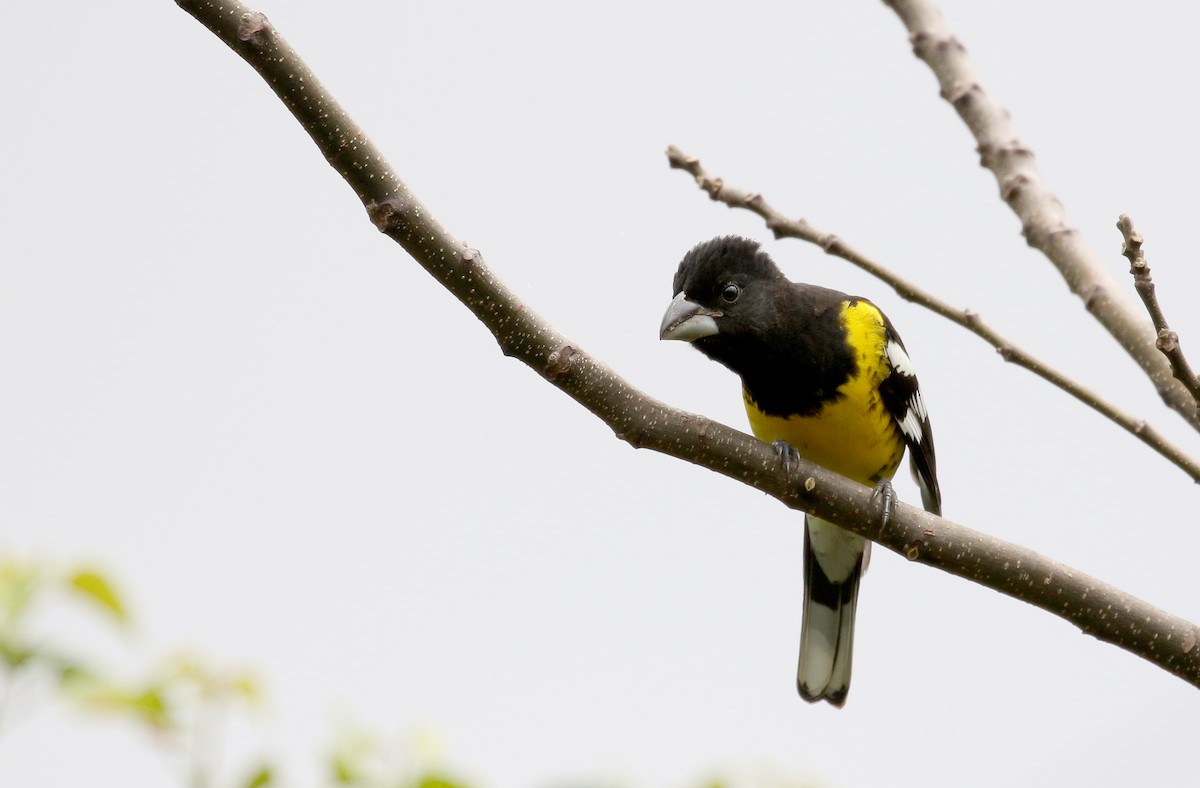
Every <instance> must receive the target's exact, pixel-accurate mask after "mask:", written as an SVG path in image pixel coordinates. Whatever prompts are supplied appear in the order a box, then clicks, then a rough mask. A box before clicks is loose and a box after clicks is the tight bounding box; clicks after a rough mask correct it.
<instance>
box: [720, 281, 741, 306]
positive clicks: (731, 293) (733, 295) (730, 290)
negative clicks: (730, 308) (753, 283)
mask: <svg viewBox="0 0 1200 788" xmlns="http://www.w3.org/2000/svg"><path fill="white" fill-rule="evenodd" d="M741 294H742V289H741V288H740V287H738V286H737V285H735V284H734V283H733V282H730V283H729V284H727V285H725V289H724V290H722V291H721V300H722V301H724V302H725V303H727V304H732V303H733V302H734V301H736V300H738V296H739V295H741Z"/></svg>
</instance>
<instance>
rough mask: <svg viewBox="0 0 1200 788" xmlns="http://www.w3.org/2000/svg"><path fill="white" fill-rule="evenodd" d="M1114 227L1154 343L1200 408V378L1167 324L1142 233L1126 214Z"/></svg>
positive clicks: (1176, 377) (1122, 215)
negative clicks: (1146, 313) (1118, 232)
mask: <svg viewBox="0 0 1200 788" xmlns="http://www.w3.org/2000/svg"><path fill="white" fill-rule="evenodd" d="M1117 229H1118V230H1120V231H1121V237H1122V238H1123V239H1124V245H1123V246H1122V247H1121V254H1123V255H1125V257H1126V258H1128V260H1129V273H1131V274H1133V288H1134V289H1135V290H1137V294H1138V295H1139V296H1141V299H1142V303H1143V304H1145V305H1146V311H1147V312H1148V313H1149V314H1150V321H1151V322H1152V323H1154V330H1155V331H1156V332H1158V333H1157V339H1156V340H1155V342H1154V346H1155V347H1157V348H1158V349H1159V350H1161V351H1162V354H1163V355H1164V356H1166V357H1167V361H1168V362H1170V364H1171V372H1172V374H1174V375H1175V379H1176V380H1178V381H1179V382H1180V383H1182V384H1183V385H1184V387H1185V388H1186V389H1187V390H1188V392H1190V393H1191V395H1192V399H1193V400H1194V401H1195V403H1196V406H1197V407H1200V378H1198V377H1196V373H1195V372H1193V371H1192V365H1191V364H1189V363H1188V360H1187V357H1186V356H1185V355H1183V348H1182V347H1181V346H1180V344H1179V334H1177V333H1175V332H1174V331H1173V330H1171V328H1170V327H1169V326H1168V325H1167V317H1166V315H1164V314H1163V311H1162V307H1161V306H1160V305H1159V303H1158V295H1157V294H1156V293H1155V291H1154V279H1153V278H1152V277H1151V276H1150V264H1149V263H1148V262H1146V253H1145V252H1143V251H1142V234H1141V233H1139V232H1138V231H1137V228H1136V227H1134V226H1133V219H1131V218H1129V214H1125V213H1123V214H1121V216H1120V217H1119V218H1118V219H1117Z"/></svg>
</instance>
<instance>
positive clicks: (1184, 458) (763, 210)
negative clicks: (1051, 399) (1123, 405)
mask: <svg viewBox="0 0 1200 788" xmlns="http://www.w3.org/2000/svg"><path fill="white" fill-rule="evenodd" d="M667 160H668V161H669V162H670V164H671V167H672V168H673V169H677V170H684V171H685V172H688V173H690V174H691V175H692V177H693V178H695V179H696V185H697V186H699V187H700V189H701V190H703V191H704V192H706V193H707V194H708V196H709V197H711V198H712V199H713V200H715V201H717V202H722V203H724V204H725V205H728V206H729V207H730V208H744V209H745V210H747V211H753V212H754V213H756V214H758V215H759V216H761V217H762V218H763V219H764V220H766V225H767V229H769V230H770V231H771V232H772V233H774V234H775V237H776V238H797V239H799V240H801V241H808V242H809V243H812V244H816V245H817V246H819V247H821V248H822V249H824V250H825V251H826V253H828V254H831V255H833V256H835V257H840V258H842V259H843V260H845V261H847V262H849V263H852V264H854V265H856V266H858V267H859V268H861V269H863V270H864V271H866V272H867V273H869V274H871V275H872V276H874V277H876V278H877V279H879V280H881V281H883V282H884V283H886V284H888V285H890V286H891V287H892V289H894V290H895V291H896V293H897V294H898V295H899V296H900V297H901V298H903V299H905V300H907V301H912V302H914V303H917V304H920V305H921V306H923V307H925V308H926V309H929V310H930V311H932V312H934V313H936V314H938V315H941V316H942V317H944V318H946V319H947V320H949V321H950V322H952V323H956V324H957V325H960V326H962V327H963V328H965V329H967V330H968V331H970V332H972V333H973V334H975V335H976V336H979V337H982V338H983V340H984V341H985V342H987V343H988V344H990V345H991V346H992V347H994V348H996V351H997V352H998V353H999V354H1000V357H1001V358H1003V359H1004V360H1005V361H1008V362H1011V363H1013V364H1016V365H1017V366H1019V367H1024V368H1025V369H1027V370H1029V371H1030V372H1032V373H1033V374H1035V375H1037V376H1038V377H1040V378H1042V379H1043V380H1045V381H1048V382H1049V383H1050V384H1051V385H1054V386H1057V387H1058V388H1060V389H1062V390H1063V391H1065V392H1067V393H1068V394H1070V395H1071V396H1072V397H1074V398H1075V399H1077V400H1079V401H1080V402H1082V403H1083V404H1084V405H1087V406H1088V407H1089V408H1091V409H1092V410H1095V411H1096V412H1097V413H1099V414H1100V415H1102V416H1104V417H1105V418H1108V419H1110V420H1111V421H1113V422H1114V423H1116V424H1117V425H1118V426H1120V427H1121V428H1122V429H1124V430H1125V431H1126V432H1128V433H1129V434H1131V435H1133V436H1134V437H1135V438H1137V439H1138V440H1140V441H1141V442H1142V443H1144V444H1146V445H1147V446H1149V447H1150V448H1151V449H1153V450H1154V451H1156V452H1158V453H1159V454H1160V455H1162V456H1163V457H1165V458H1166V459H1167V460H1168V461H1170V462H1171V463H1172V464H1174V465H1175V466H1176V467H1178V468H1179V469H1180V470H1182V471H1183V472H1184V473H1186V474H1187V475H1188V476H1190V477H1192V481H1194V482H1196V483H1200V462H1197V461H1196V460H1194V459H1192V458H1191V457H1189V456H1188V455H1186V454H1185V453H1184V452H1183V451H1182V450H1181V449H1180V448H1179V447H1177V446H1175V445H1174V444H1172V443H1171V442H1170V441H1168V440H1167V439H1166V438H1164V437H1163V436H1162V435H1161V434H1159V432H1158V431H1157V430H1156V429H1154V428H1153V427H1151V426H1150V425H1149V424H1147V423H1146V422H1145V421H1144V420H1142V419H1137V418H1134V417H1133V416H1131V415H1129V414H1128V413H1125V412H1124V411H1122V410H1120V409H1119V408H1117V407H1116V406H1115V405H1113V404H1112V403H1110V402H1108V401H1107V400H1105V399H1103V398H1102V397H1101V396H1100V395H1099V394H1096V393H1095V392H1093V391H1092V390H1091V389H1088V388H1086V387H1085V386H1083V385H1081V384H1080V383H1077V382H1076V381H1074V380H1072V379H1071V378H1069V377H1067V376H1066V375H1065V374H1063V373H1062V372H1059V371H1058V370H1056V369H1054V368H1053V367H1051V366H1050V365H1049V364H1046V363H1045V362H1043V361H1041V360H1040V359H1038V358H1036V357H1035V356H1033V355H1032V354H1030V353H1028V352H1026V351H1025V350H1022V349H1021V348H1019V347H1017V346H1016V345H1014V344H1013V343H1012V342H1010V341H1009V340H1008V339H1006V338H1004V337H1003V336H1001V335H1000V333H998V332H997V331H996V330H995V329H993V328H992V327H991V326H989V325H988V324H986V323H984V322H983V319H982V318H981V317H980V316H979V314H978V313H976V312H971V311H969V310H966V309H957V308H955V307H953V306H951V305H950V304H948V303H946V302H945V301H942V300H941V299H939V298H937V297H936V296H934V295H932V294H930V293H927V292H925V291H924V290H922V289H921V288H919V287H917V286H916V285H914V284H913V283H912V282H909V281H908V280H906V279H903V278H901V277H900V276H898V275H897V274H895V273H893V272H892V271H891V270H890V269H888V268H885V267H884V266H882V265H880V264H879V263H877V262H875V261H874V260H872V259H871V258H869V257H867V256H866V255H864V254H862V253H861V252H859V251H857V250H855V249H854V248H852V247H851V246H850V245H849V244H847V243H846V242H845V241H843V240H842V239H841V238H839V237H837V236H836V235H833V234H832V233H824V232H821V231H820V230H818V229H817V228H815V227H813V226H812V225H811V224H809V223H808V221H807V220H805V219H790V218H788V217H786V216H784V215H783V214H782V213H780V212H779V211H777V210H775V209H774V208H772V207H771V206H770V204H768V203H767V201H766V200H765V199H763V196H762V195H761V194H759V193H757V192H747V191H743V190H741V189H737V188H734V187H732V186H728V185H726V183H725V181H724V180H722V179H721V178H714V177H712V176H710V175H709V174H708V173H707V172H706V171H705V169H704V167H703V166H702V165H701V164H700V160H699V159H697V158H696V157H695V156H688V155H686V154H685V153H684V152H683V151H681V150H679V148H676V147H675V146H674V145H672V146H671V147H669V148H667ZM1148 273H1149V269H1148V268H1147V274H1148ZM1152 287H1153V286H1152ZM1139 292H1140V290H1139ZM1171 333H1172V334H1174V332H1171ZM1181 358H1182V356H1181ZM1185 363H1186V362H1185ZM1189 371H1190V370H1189Z"/></svg>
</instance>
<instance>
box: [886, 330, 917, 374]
mask: <svg viewBox="0 0 1200 788" xmlns="http://www.w3.org/2000/svg"><path fill="white" fill-rule="evenodd" d="M885 352H886V353H887V357H888V363H890V364H891V365H892V369H893V370H895V371H896V372H899V373H900V374H901V375H904V376H906V377H910V378H915V377H916V376H917V370H916V367H914V366H913V363H912V359H911V358H909V357H908V353H906V352H904V348H903V347H902V346H901V345H900V343H899V342H897V341H896V340H894V339H889V340H888V343H887V349H886V351H885Z"/></svg>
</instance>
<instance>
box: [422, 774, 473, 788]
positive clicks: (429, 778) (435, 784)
mask: <svg viewBox="0 0 1200 788" xmlns="http://www.w3.org/2000/svg"><path fill="white" fill-rule="evenodd" d="M416 785H417V788H467V787H466V785H465V784H464V783H460V782H458V781H457V780H449V779H447V778H446V777H444V776H442V775H438V774H423V775H421V776H420V777H418V778H417V782H416Z"/></svg>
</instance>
